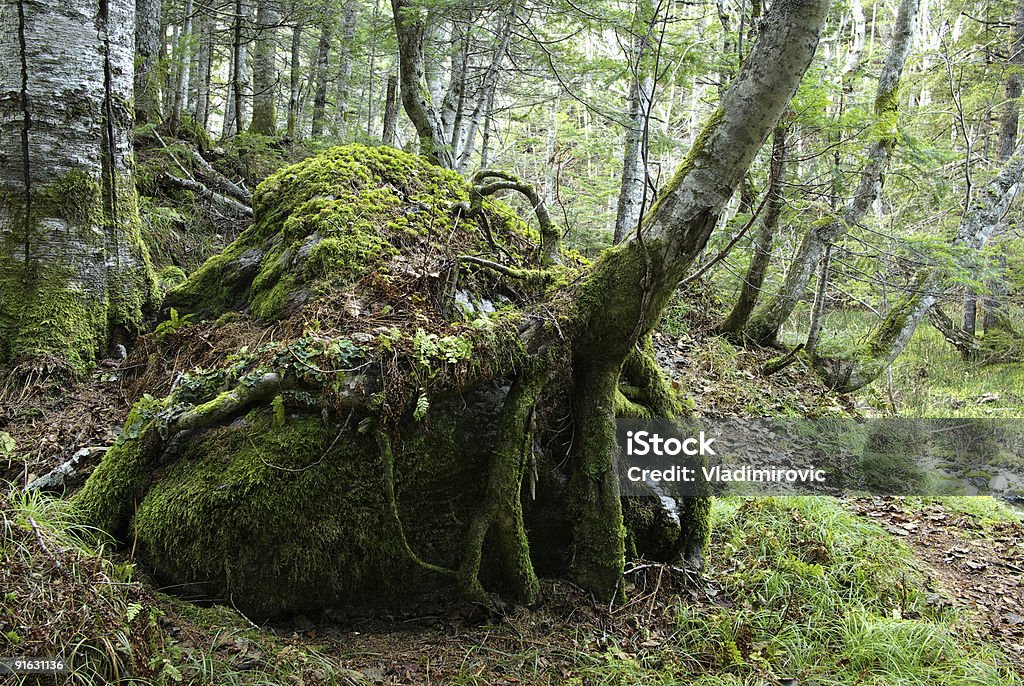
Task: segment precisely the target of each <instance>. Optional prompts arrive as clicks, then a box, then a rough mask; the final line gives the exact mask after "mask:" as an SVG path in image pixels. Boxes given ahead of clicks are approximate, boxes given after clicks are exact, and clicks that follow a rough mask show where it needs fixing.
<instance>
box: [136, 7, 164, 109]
mask: <svg viewBox="0 0 1024 686" xmlns="http://www.w3.org/2000/svg"><path fill="white" fill-rule="evenodd" d="M135 53H136V61H137V64H136V65H135V118H136V121H137V122H138V123H139V124H159V123H160V0H135Z"/></svg>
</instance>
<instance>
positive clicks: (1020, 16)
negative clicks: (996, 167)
mask: <svg viewBox="0 0 1024 686" xmlns="http://www.w3.org/2000/svg"><path fill="white" fill-rule="evenodd" d="M1013 20H1014V32H1013V42H1012V43H1011V45H1010V57H1009V59H1008V60H1007V66H1008V67H1009V73H1008V75H1007V77H1006V104H1005V105H1004V106H1003V116H1002V117H1001V121H1000V123H999V138H998V140H997V142H996V159H997V160H998V161H999V162H1005V161H1006V160H1008V159H1010V155H1012V154H1013V150H1014V148H1015V147H1016V146H1017V128H1018V126H1019V118H1020V117H1019V112H1020V104H1019V101H1020V96H1021V84H1022V81H1024V74H1021V70H1022V69H1024V3H1021V2H1018V3H1017V7H1016V10H1015V11H1014V17H1013Z"/></svg>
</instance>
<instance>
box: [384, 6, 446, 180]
mask: <svg viewBox="0 0 1024 686" xmlns="http://www.w3.org/2000/svg"><path fill="white" fill-rule="evenodd" d="M391 8H392V11H393V13H394V19H395V33H396V36H397V38H398V53H399V75H400V78H401V90H402V104H403V105H404V107H405V113H406V114H407V115H409V119H410V120H412V123H413V126H414V127H415V128H416V133H417V135H418V136H419V139H420V153H421V154H422V155H423V156H424V157H426V158H427V159H428V160H430V161H431V163H433V164H436V165H438V166H440V167H444V168H445V169H452V168H453V167H454V166H455V160H454V158H453V156H452V151H451V149H450V148H449V147H448V145H447V143H446V141H445V136H444V125H443V123H442V121H441V116H440V114H438V111H437V109H436V108H435V106H434V103H433V99H432V98H431V95H430V87H429V85H428V84H427V79H426V66H425V60H424V57H423V47H424V40H425V35H426V30H427V25H426V18H425V17H424V16H422V15H421V14H420V13H419V12H418V11H417V9H416V8H414V7H413V4H412V0H391Z"/></svg>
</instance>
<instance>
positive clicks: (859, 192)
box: [743, 0, 919, 344]
mask: <svg viewBox="0 0 1024 686" xmlns="http://www.w3.org/2000/svg"><path fill="white" fill-rule="evenodd" d="M918 2H919V0H901V1H900V4H899V11H898V14H897V17H896V22H895V24H894V25H893V37H892V45H891V49H890V52H889V55H888V57H887V58H886V61H885V64H884V65H883V67H882V72H881V74H880V75H879V78H878V89H877V91H876V93H875V118H876V121H877V124H876V126H877V127H878V131H879V132H878V139H877V140H876V141H875V142H874V143H872V145H871V147H870V149H869V150H868V156H867V162H866V163H865V165H864V168H863V169H862V171H861V175H860V182H859V184H858V185H857V188H856V190H855V191H854V193H853V197H852V198H850V200H849V202H847V203H846V206H845V207H844V208H843V210H842V217H841V219H839V220H837V221H834V222H830V223H828V224H824V225H822V226H815V227H812V228H811V229H810V230H808V231H807V233H806V234H804V239H803V241H802V242H801V244H800V248H799V249H798V251H797V254H796V256H795V257H794V259H793V263H792V264H791V265H790V267H789V270H788V271H787V272H786V278H785V281H784V283H783V285H782V287H781V288H780V289H779V291H778V292H777V293H775V294H774V295H772V297H771V298H769V299H768V300H767V302H765V303H764V304H763V305H762V306H760V307H758V308H757V309H756V310H755V311H754V314H753V316H752V317H751V318H750V321H749V323H748V324H747V327H746V329H745V330H744V332H743V334H744V337H745V338H747V339H749V340H752V341H754V342H756V343H760V344H767V343H771V342H773V341H774V340H775V339H776V337H777V336H778V333H779V329H780V328H781V327H782V325H783V324H784V323H785V321H786V320H787V319H789V316H790V314H792V312H793V309H794V308H795V307H796V304H797V302H799V300H800V299H801V298H802V297H803V296H804V292H805V291H806V290H807V284H808V282H809V281H810V279H811V275H812V274H813V273H814V269H815V267H816V266H817V264H818V262H819V261H820V260H821V256H822V254H823V253H824V252H825V247H826V246H827V245H830V244H831V243H835V242H836V241H837V240H839V239H840V238H842V237H843V235H845V234H846V232H847V230H848V229H849V227H850V226H853V225H854V224H856V223H858V222H859V221H860V220H861V219H862V218H863V217H864V215H865V214H866V213H867V211H868V209H869V208H870V207H871V206H872V205H873V204H874V202H875V200H876V199H877V198H878V197H879V195H880V193H881V187H882V181H883V174H884V172H885V170H886V168H887V167H888V164H889V160H890V158H891V157H892V152H893V149H894V148H895V146H896V141H897V135H898V132H897V129H896V123H897V114H898V111H899V84H900V77H901V76H902V74H903V66H904V65H905V64H906V61H907V55H908V54H909V53H910V44H911V37H912V34H913V26H914V18H915V17H916V16H917V7H918Z"/></svg>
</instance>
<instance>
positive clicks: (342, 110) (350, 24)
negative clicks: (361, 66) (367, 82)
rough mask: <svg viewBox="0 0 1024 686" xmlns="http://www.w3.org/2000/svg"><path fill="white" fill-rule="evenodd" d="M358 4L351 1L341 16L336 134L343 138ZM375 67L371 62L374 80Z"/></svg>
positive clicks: (371, 76) (335, 110)
mask: <svg viewBox="0 0 1024 686" xmlns="http://www.w3.org/2000/svg"><path fill="white" fill-rule="evenodd" d="M358 9H359V5H358V3H356V2H355V1H354V0H350V1H349V2H348V3H346V4H345V9H344V10H343V11H342V15H341V56H340V59H339V62H340V65H339V67H338V91H337V92H338V95H337V97H336V99H335V100H336V102H335V103H334V134H335V135H336V136H339V137H340V136H342V135H343V134H344V132H345V122H346V121H347V120H348V111H349V107H350V106H351V105H350V103H349V90H350V88H351V86H352V84H351V81H352V41H353V40H354V39H355V35H356V19H357V17H358V14H357V10H358ZM372 72H373V67H372V61H371V67H370V74H369V76H368V77H369V78H370V79H372V78H373V73H372Z"/></svg>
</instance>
